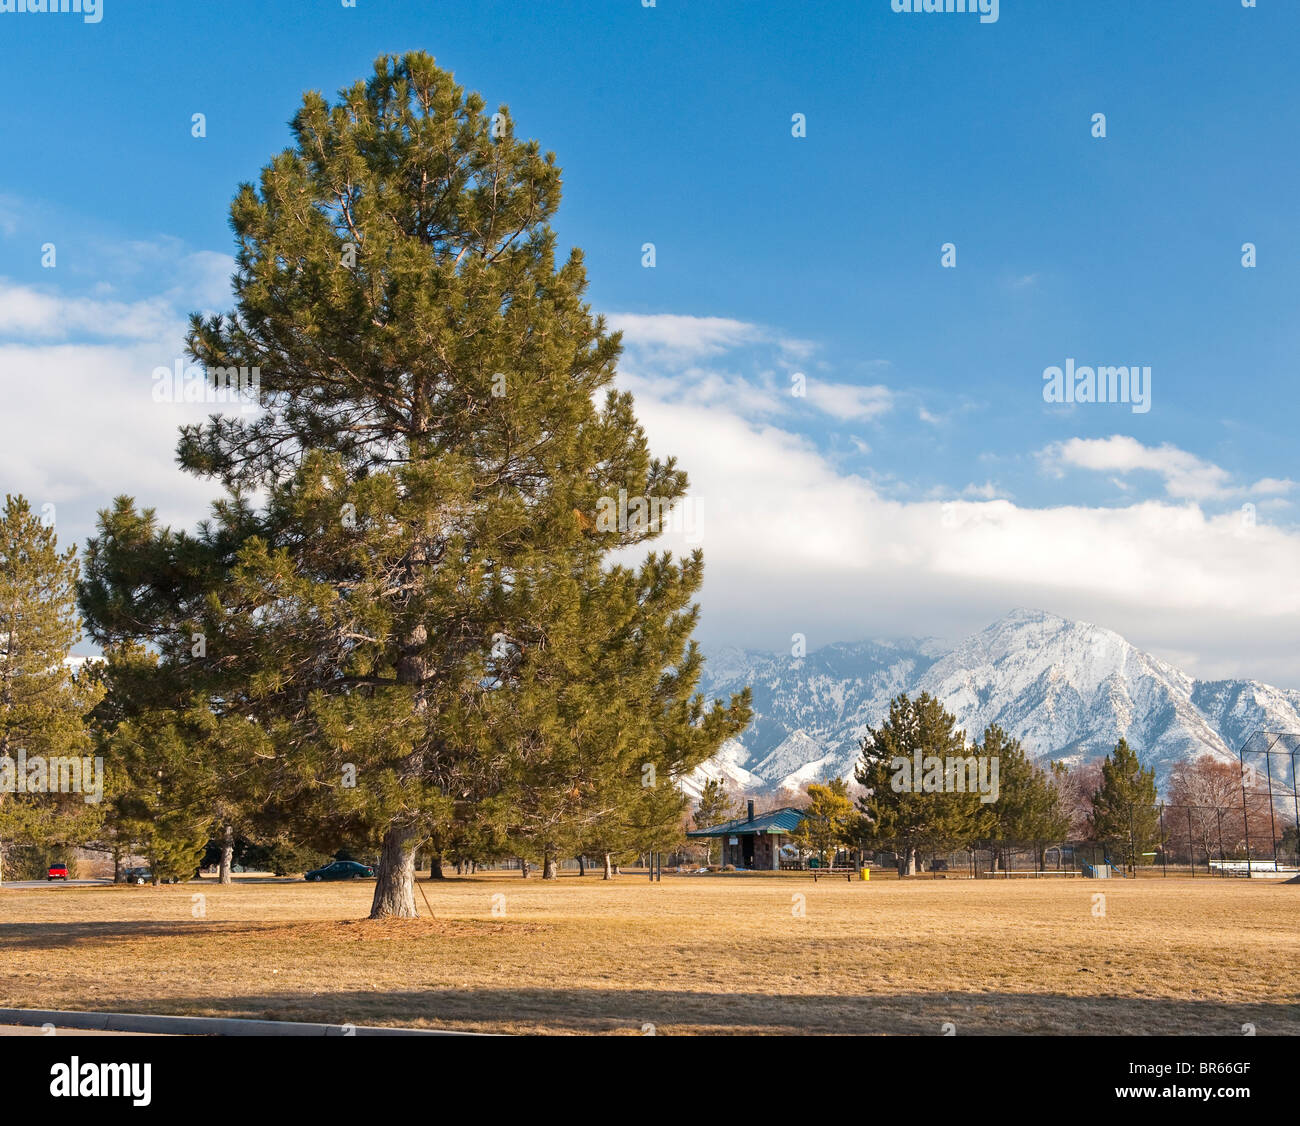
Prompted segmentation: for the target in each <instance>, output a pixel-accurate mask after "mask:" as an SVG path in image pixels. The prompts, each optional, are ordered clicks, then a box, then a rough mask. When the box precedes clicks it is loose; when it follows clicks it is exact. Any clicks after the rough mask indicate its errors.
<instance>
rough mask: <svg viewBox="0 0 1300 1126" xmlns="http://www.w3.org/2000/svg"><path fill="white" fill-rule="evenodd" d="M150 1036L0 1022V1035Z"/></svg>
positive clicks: (92, 1029)
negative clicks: (50, 1029) (50, 1030)
mask: <svg viewBox="0 0 1300 1126" xmlns="http://www.w3.org/2000/svg"><path fill="white" fill-rule="evenodd" d="M49 1035H55V1036H152V1035H153V1033H151V1032H106V1031H104V1030H103V1029H102V1028H56V1029H55V1030H54V1032H53V1033H50V1032H49V1031H48V1030H47V1029H44V1028H41V1027H40V1026H39V1025H33V1024H0V1036H49Z"/></svg>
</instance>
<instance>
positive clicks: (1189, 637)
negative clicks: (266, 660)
mask: <svg viewBox="0 0 1300 1126" xmlns="http://www.w3.org/2000/svg"><path fill="white" fill-rule="evenodd" d="M413 48H420V49H424V50H427V51H429V52H431V53H432V54H434V55H435V56H436V57H437V59H438V61H439V62H440V63H441V64H442V65H443V66H446V67H448V68H450V69H452V70H454V71H455V72H456V75H457V78H458V80H460V81H461V82H462V83H464V84H465V85H467V86H469V87H470V88H472V89H476V90H479V91H480V92H482V93H483V94H484V96H485V97H486V98H487V99H488V102H489V104H491V105H495V104H496V103H498V102H506V103H508V104H509V105H510V107H511V111H512V114H513V116H514V119H515V122H516V128H517V130H518V131H519V132H522V133H526V134H528V135H530V136H534V137H537V138H538V139H539V140H540V141H541V143H542V145H543V147H544V148H547V149H552V150H554V151H555V152H556V154H557V157H558V159H559V162H560V164H561V166H562V167H563V169H564V173H565V185H566V187H565V202H564V204H563V206H562V208H561V212H560V217H559V221H558V223H557V228H558V232H559V235H560V238H561V239H562V240H563V241H564V242H566V243H569V244H573V245H578V246H581V247H582V248H583V249H584V251H585V252H586V255H587V266H588V273H589V276H590V279H591V290H590V297H591V300H592V303H593V305H594V306H595V308H597V309H598V310H600V311H602V312H605V313H607V314H609V315H610V316H611V318H612V319H613V322H614V323H615V324H617V325H619V326H621V327H623V328H625V330H626V332H627V336H628V353H627V358H626V363H625V373H626V380H627V383H628V385H629V386H630V387H632V389H633V390H634V391H636V393H637V394H638V402H639V403H641V404H643V412H644V415H645V418H646V421H647V426H648V429H649V431H650V434H651V437H652V440H653V442H654V445H655V447H656V449H657V450H662V452H664V453H670V452H671V453H676V454H678V455H679V456H680V457H681V459H682V462H683V464H684V465H685V467H686V468H687V470H688V471H691V472H692V475H693V480H694V481H695V484H696V487H697V489H698V490H700V492H701V493H702V499H703V511H704V512H705V513H707V514H708V520H707V522H706V523H705V524H704V525H703V527H704V528H705V532H704V534H703V536H702V537H701V539H702V542H703V546H704V548H705V552H706V558H707V559H708V560H709V568H710V579H709V584H710V585H709V586H706V591H705V600H704V604H705V630H704V636H705V638H706V640H709V641H711V642H719V641H739V642H742V643H746V644H754V645H759V646H762V647H766V648H781V647H783V645H784V644H785V643H786V642H785V641H784V640H783V639H785V638H788V636H789V635H790V634H791V633H792V632H795V631H799V632H805V633H807V634H808V636H809V643H810V644H817V643H820V642H824V641H830V640H835V639H838V638H852V637H859V636H870V635H876V634H889V633H900V632H902V633H925V634H937V635H940V636H956V635H958V634H960V633H962V632H964V631H966V630H968V629H972V628H977V627H978V626H980V625H982V624H984V623H986V622H987V621H988V620H991V618H992V617H995V616H997V614H999V613H1001V612H1003V611H1005V610H1006V609H1010V608H1011V607H1012V606H1016V605H1036V606H1042V607H1043V608H1045V609H1049V610H1053V611H1055V612H1059V613H1064V614H1067V615H1070V616H1082V617H1088V618H1090V619H1091V620H1097V621H1099V622H1101V623H1102V624H1105V625H1108V626H1110V627H1112V628H1115V629H1118V630H1120V631H1121V632H1123V633H1125V634H1126V635H1127V636H1129V637H1130V638H1131V639H1132V640H1134V641H1135V642H1137V643H1139V644H1142V645H1144V646H1145V647H1147V648H1150V649H1152V650H1153V651H1155V652H1157V653H1160V654H1161V655H1164V656H1167V657H1170V658H1172V659H1175V660H1177V661H1179V662H1180V663H1182V664H1184V665H1185V666H1186V667H1189V668H1190V669H1191V671H1194V672H1202V673H1204V674H1206V675H1214V674H1233V675H1258V676H1262V677H1269V678H1272V679H1274V680H1278V681H1281V682H1283V683H1286V684H1287V685H1290V686H1297V685H1300V661H1298V660H1297V658H1295V657H1294V656H1293V655H1292V654H1291V649H1292V647H1293V646H1292V639H1293V638H1294V637H1295V635H1296V628H1295V627H1296V626H1297V625H1298V624H1300V601H1298V600H1297V599H1298V598H1300V596H1298V595H1297V594H1296V591H1295V589H1294V588H1295V586H1296V584H1295V582H1294V574H1295V571H1296V564H1297V561H1300V530H1298V529H1297V524H1296V509H1295V507H1294V499H1295V493H1294V489H1293V486H1292V483H1291V477H1292V476H1293V475H1297V476H1300V474H1295V470H1294V468H1293V467H1294V463H1295V452H1294V451H1295V445H1296V439H1295V432H1294V415H1295V411H1294V406H1295V402H1296V395H1295V392H1294V390H1293V381H1294V378H1295V356H1296V354H1297V343H1298V341H1297V336H1298V335H1300V333H1298V331H1297V318H1296V316H1295V310H1296V309H1297V307H1300V224H1297V222H1296V219H1297V211H1300V192H1298V191H1297V184H1298V183H1300V157H1298V156H1297V146H1296V144H1295V140H1294V138H1295V137H1296V136H1298V135H1300V98H1298V97H1297V96H1296V95H1297V92H1298V84H1300V79H1297V70H1296V63H1295V60H1296V59H1297V58H1300V8H1297V7H1296V6H1295V4H1294V3H1293V2H1292V0H1260V4H1259V6H1258V7H1257V8H1253V9H1244V8H1242V7H1241V6H1240V4H1239V3H1238V2H1237V0H1188V2H1186V3H1180V4H1172V3H1168V2H1164V3H1160V2H1155V0H1150V2H1146V3H1134V2H1133V0H1094V2H1078V3H1071V2H1067V0H1052V2H1045V0H1034V2H1031V0H1002V3H1001V5H1000V12H999V19H998V21H997V22H996V23H989V24H982V23H980V22H979V19H978V17H974V16H970V15H961V14H955V13H954V14H901V13H895V12H893V11H892V10H891V6H890V2H889V0H855V2H836V0H823V2H820V3H818V4H816V5H810V4H806V3H785V2H759V0H754V2H750V3H739V2H735V3H703V2H701V0H691V2H686V0H659V2H658V3H657V5H656V6H655V7H654V8H649V9H647V8H643V7H642V6H641V3H640V0H591V2H587V3H576V2H569V3H564V2H549V3H546V4H537V3H525V2H522V0H511V2H504V0H500V2H491V0H488V2H477V3H474V4H464V3H457V4H451V3H442V2H427V3H418V4H416V3H409V2H406V3H402V2H397V0H387V2H385V0H358V4H357V7H356V8H355V9H349V8H344V7H343V6H342V4H340V3H338V2H335V0H311V2H306V0H293V2H291V0H263V2H260V3H258V2H253V0H234V2H231V3H226V4H220V5H213V4H182V3H176V2H175V0H172V2H146V0H136V2H133V0H104V10H103V19H102V21H101V22H99V23H97V24H93V25H88V24H86V23H85V22H84V21H82V20H81V18H80V17H78V16H76V15H72V14H67V15H64V14H58V15H50V14H17V13H13V14H11V13H6V12H0V97H2V98H3V104H4V105H5V106H6V107H7V108H6V112H5V113H4V114H3V116H0V142H2V143H3V151H4V152H5V154H6V159H5V161H4V162H3V163H0V286H3V287H5V291H4V293H3V294H0V297H4V298H5V300H4V301H0V309H4V308H5V307H6V306H7V310H8V311H7V312H5V311H0V379H3V380H4V383H5V385H6V387H5V394H6V403H7V404H8V408H9V410H12V411H13V412H15V414H16V416H17V417H18V418H19V419H21V420H22V421H23V422H24V423H28V424H29V425H26V426H23V427H22V429H23V430H24V431H27V432H28V433H27V435H26V437H25V438H23V439H19V440H17V441H16V442H15V441H14V440H11V442H10V445H9V449H8V451H7V452H5V453H0V473H2V474H3V481H4V486H5V487H6V488H10V489H21V490H22V491H24V492H27V493H28V495H30V496H32V497H33V499H36V500H38V501H39V500H40V499H41V498H43V497H47V496H48V497H49V499H50V501H51V502H53V503H56V504H57V505H58V506H59V521H60V531H61V535H62V536H63V537H65V538H75V539H84V537H85V535H86V534H87V532H88V531H89V527H90V521H91V519H92V518H93V512H94V510H95V509H96V508H97V507H99V506H101V505H103V504H104V503H106V502H107V500H108V499H109V497H110V496H111V495H112V494H113V493H114V492H118V491H123V490H125V491H130V492H134V493H135V494H136V495H138V496H139V497H140V499H141V500H142V501H150V502H156V503H158V504H159V506H160V508H161V509H162V511H163V512H164V514H165V515H167V516H168V518H170V519H175V520H177V521H182V520H184V519H186V518H191V517H190V513H191V512H193V514H194V515H197V514H198V513H199V511H201V502H200V501H199V496H200V492H201V490H199V491H196V490H195V489H194V488H193V487H192V486H189V485H188V484H186V483H184V482H178V481H177V480H176V478H177V476H178V475H177V474H176V472H175V470H174V469H173V468H172V467H171V464H170V458H171V445H172V442H171V438H170V434H171V432H172V431H173V430H174V426H175V422H176V419H175V418H173V417H171V416H170V415H166V416H164V412H159V411H157V410H154V409H152V408H153V407H154V404H151V403H150V402H149V400H148V394H147V393H148V389H149V382H148V380H149V372H150V371H151V370H152V369H153V367H154V366H155V365H157V364H170V363H171V362H172V359H173V357H174V356H176V355H177V354H178V352H179V337H178V336H177V335H176V334H177V332H178V331H179V329H178V325H179V323H180V318H181V316H182V315H183V314H184V313H185V312H187V311H188V310H189V309H192V308H201V307H202V308H217V307H221V306H222V305H223V304H224V300H223V291H224V276H225V273H226V271H227V270H228V263H227V261H226V256H227V255H229V253H230V251H231V246H232V242H231V236H230V233H229V229H228V227H227V224H226V209H227V206H228V204H229V200H230V197H231V195H232V194H233V191H234V189H235V187H236V185H237V184H238V183H239V182H240V181H242V180H245V179H255V178H256V175H257V172H258V170H259V169H260V168H261V166H262V165H263V164H264V163H265V162H266V161H267V160H268V159H269V157H270V156H271V155H272V154H273V153H274V152H276V151H278V150H279V149H280V148H282V147H283V146H284V145H285V144H286V143H287V138H288V133H287V129H286V127H285V122H286V121H287V119H288V118H289V117H290V116H291V114H292V113H293V111H294V109H295V107H296V105H297V103H298V100H299V98H300V96H301V93H302V91H303V90H305V89H310V88H314V89H319V90H322V91H323V92H325V93H327V94H333V93H334V92H335V91H336V90H337V89H338V88H339V87H340V86H342V85H344V84H345V83H348V82H350V81H352V80H354V79H356V78H360V77H363V76H364V75H366V74H367V73H368V71H369V69H370V66H371V63H372V60H373V59H374V57H375V56H376V55H377V54H379V53H381V52H384V51H394V52H397V51H402V50H406V49H413ZM199 112H201V113H204V114H205V115H206V118H207V136H206V137H205V138H203V139H195V138H193V137H192V136H191V132H190V122H191V114H193V113H199ZM796 113H802V114H804V115H805V116H806V122H807V136H806V137H803V138H795V137H793V136H792V135H791V118H792V115H793V114H796ZM1095 113H1104V114H1105V115H1106V119H1107V121H1106V124H1107V136H1106V137H1105V139H1097V138H1094V137H1093V136H1092V135H1091V125H1092V120H1091V119H1092V115H1093V114H1095ZM646 242H653V243H654V244H655V248H656V266H655V268H654V269H645V268H643V266H642V264H641V263H642V252H641V247H642V245H643V244H644V243H646ZM1245 242H1252V243H1254V244H1256V246H1257V248H1258V265H1257V267H1256V268H1254V269H1244V268H1243V267H1242V264H1241V258H1242V249H1241V248H1242V244H1243V243H1245ZM45 243H54V244H55V246H56V248H57V265H56V267H55V268H54V269H47V268H43V267H42V264H41V247H42V245H43V244H45ZM945 243H953V244H955V246H956V256H957V257H956V261H957V265H956V268H955V269H944V268H942V267H941V265H940V248H941V247H942V245H943V244H945ZM1067 358H1073V359H1075V360H1076V361H1077V362H1078V363H1079V364H1115V365H1127V364H1141V365H1150V367H1151V369H1152V375H1151V380H1152V386H1151V409H1150V410H1149V411H1147V412H1145V413H1140V414H1139V413H1134V412H1133V411H1132V410H1131V409H1130V408H1129V406H1127V405H1124V404H1090V405H1082V404H1080V405H1075V406H1072V407H1070V406H1057V405H1053V404H1047V403H1045V402H1044V401H1043V397H1042V393H1041V391H1042V386H1043V375H1042V373H1043V371H1044V369H1045V368H1047V367H1049V366H1051V365H1062V364H1064V362H1065V361H1066V359H1067ZM796 372H799V373H802V374H803V375H804V376H805V379H806V380H807V383H808V388H809V391H808V395H807V397H806V399H803V400H796V399H794V398H793V397H792V396H791V395H790V393H789V390H790V386H791V382H790V380H791V376H792V375H793V374H794V373H796ZM36 383H39V384H40V389H39V391H34V390H33V386H34V384H36ZM142 388H143V390H142ZM140 396H142V398H140ZM7 413H8V412H7ZM51 417H57V418H59V419H62V420H65V421H66V424H67V426H68V428H69V430H70V431H71V432H72V433H73V434H74V435H75V437H74V439H72V440H70V441H69V442H68V443H66V444H60V443H59V442H53V443H50V442H39V441H37V439H36V438H35V436H34V435H36V434H38V433H39V432H40V431H39V427H40V424H41V422H42V421H43V420H45V419H48V418H51ZM24 443H26V444H24ZM88 460H89V462H90V463H92V464H93V467H94V468H93V471H91V470H89V469H88V468H87V464H88ZM755 463H761V465H762V466H764V467H765V468H766V469H767V471H769V472H770V473H771V474H772V479H770V480H767V479H764V478H763V474H761V473H759V474H756V473H755V472H754V471H753V470H752V468H748V467H750V466H752V465H753V464H755ZM746 493H747V495H743V494H746ZM783 504H784V505H785V507H784V508H782V505H783ZM1245 504H1251V505H1254V506H1255V508H1254V520H1255V523H1254V524H1253V525H1252V524H1250V523H1249V521H1248V520H1247V519H1246V518H1245V517H1243V515H1242V506H1243V505H1245ZM760 510H761V513H762V519H761V520H756V519H755V517H754V515H753V514H754V513H755V512H756V511H760ZM756 523H758V524H761V525H762V527H761V528H759V529H756V528H755V524H756ZM759 560H762V561H763V562H760V561H759ZM846 606H847V607H850V609H849V610H848V611H846V610H845V607H846ZM801 627H802V628H801Z"/></svg>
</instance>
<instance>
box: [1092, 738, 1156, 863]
mask: <svg viewBox="0 0 1300 1126" xmlns="http://www.w3.org/2000/svg"><path fill="white" fill-rule="evenodd" d="M1091 825H1092V837H1093V840H1096V841H1102V842H1105V843H1107V844H1113V845H1116V846H1117V847H1118V848H1119V849H1120V851H1121V854H1122V856H1123V858H1124V863H1125V864H1126V865H1128V867H1129V869H1130V870H1132V868H1133V867H1134V866H1135V865H1136V864H1137V862H1138V859H1139V858H1140V857H1141V856H1142V854H1143V853H1144V852H1146V851H1147V850H1148V849H1149V848H1150V846H1151V845H1153V844H1155V843H1156V842H1157V841H1158V840H1159V837H1160V812H1159V810H1157V809H1156V772H1155V771H1154V770H1144V769H1143V767H1142V764H1141V762H1139V761H1138V757H1137V754H1136V753H1135V752H1134V751H1133V750H1132V748H1130V747H1129V745H1128V741H1127V740H1125V739H1121V740H1120V741H1119V742H1118V743H1116V744H1115V749H1114V751H1112V752H1111V753H1110V754H1109V755H1107V756H1106V759H1105V761H1103V762H1102V764H1101V785H1100V786H1099V787H1098V789H1097V792H1096V793H1095V794H1094V795H1093V798H1092V817H1091Z"/></svg>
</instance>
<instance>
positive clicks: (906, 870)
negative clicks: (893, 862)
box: [898, 848, 916, 876]
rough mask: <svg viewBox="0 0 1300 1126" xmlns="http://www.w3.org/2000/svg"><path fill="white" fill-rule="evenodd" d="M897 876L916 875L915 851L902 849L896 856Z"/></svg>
mask: <svg viewBox="0 0 1300 1126" xmlns="http://www.w3.org/2000/svg"><path fill="white" fill-rule="evenodd" d="M898 874H899V875H900V876H915V875H916V849H914V848H907V849H904V850H903V851H902V852H901V853H900V854H899V856H898Z"/></svg>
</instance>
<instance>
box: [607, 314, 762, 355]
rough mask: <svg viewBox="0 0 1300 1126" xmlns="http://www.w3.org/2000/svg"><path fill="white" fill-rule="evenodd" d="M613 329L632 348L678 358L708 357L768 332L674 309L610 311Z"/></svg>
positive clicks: (741, 322) (725, 319)
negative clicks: (620, 334)
mask: <svg viewBox="0 0 1300 1126" xmlns="http://www.w3.org/2000/svg"><path fill="white" fill-rule="evenodd" d="M605 320H606V322H607V324H608V326H609V328H610V330H611V331H613V332H621V333H622V334H623V343H624V345H625V346H627V347H628V348H631V349H633V350H646V351H651V352H658V353H664V352H667V353H672V354H673V356H674V357H675V358H678V359H682V358H688V357H689V358H694V359H705V358H707V357H710V356H716V355H719V354H721V353H723V352H726V351H729V350H731V349H732V348H736V347H739V346H740V345H742V344H750V343H754V342H756V341H758V340H761V339H763V338H764V337H765V336H766V333H765V331H764V330H763V329H762V328H760V327H759V326H758V325H753V324H748V323H747V322H745V321H736V320H730V319H728V318H726V317H689V316H683V315H678V314H673V313H649V314H647V313H610V314H608V315H607V316H606V318H605Z"/></svg>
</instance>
